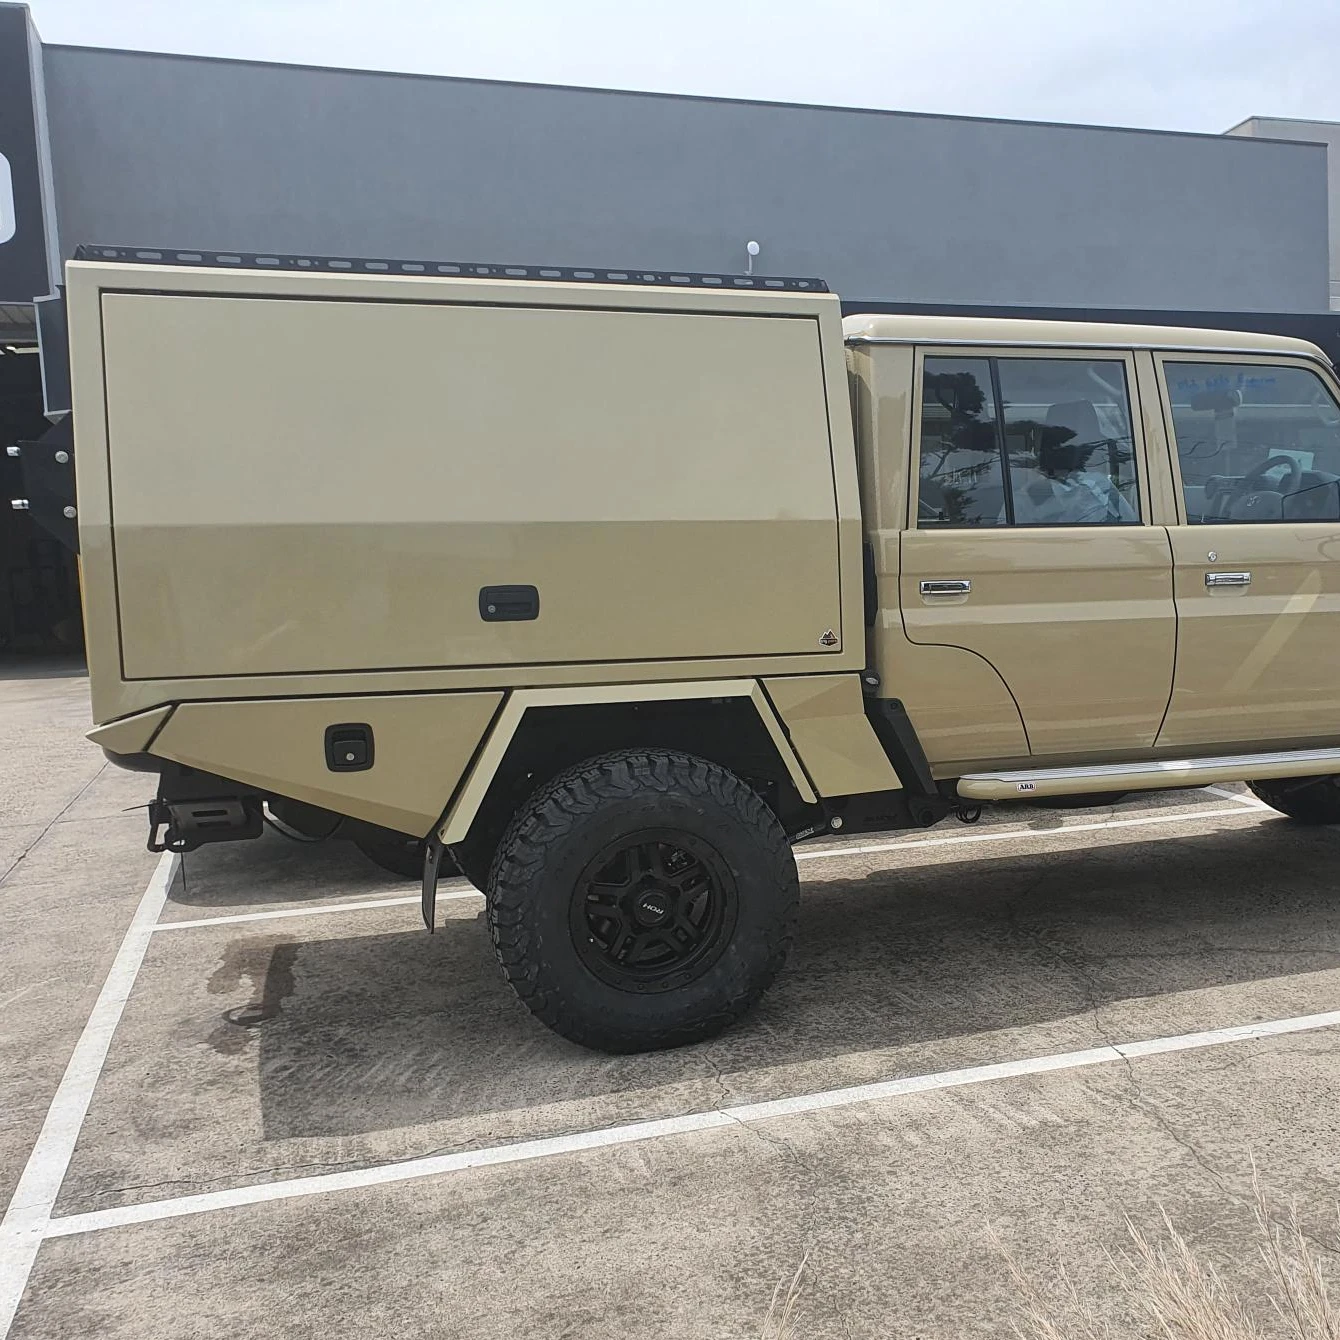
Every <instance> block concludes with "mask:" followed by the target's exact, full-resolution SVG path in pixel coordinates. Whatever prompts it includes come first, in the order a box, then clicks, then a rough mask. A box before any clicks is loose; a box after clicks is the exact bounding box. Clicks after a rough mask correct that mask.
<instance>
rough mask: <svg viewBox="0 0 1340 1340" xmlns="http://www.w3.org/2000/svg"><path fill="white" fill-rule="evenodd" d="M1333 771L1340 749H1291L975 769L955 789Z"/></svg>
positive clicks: (1180, 781)
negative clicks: (1073, 765) (1017, 768)
mask: <svg viewBox="0 0 1340 1340" xmlns="http://www.w3.org/2000/svg"><path fill="white" fill-rule="evenodd" d="M1331 773H1340V749H1294V750H1288V751H1284V752H1281V753H1272V754H1222V755H1220V756H1218V757H1216V758H1179V759H1148V760H1144V761H1142V762H1139V763H1099V764H1092V765H1089V766H1085V767H1080V768H1026V769H1023V770H1021V771H1018V772H974V773H970V774H969V775H968V776H966V777H960V778H959V780H958V793H959V795H960V796H963V797H964V798H965V799H967V800H1018V799H1019V798H1020V797H1021V796H1079V795H1091V794H1093V793H1094V792H1095V791H1155V790H1158V789H1160V788H1165V789H1171V788H1175V787H1179V786H1208V785H1209V784H1210V783H1211V782H1244V781H1248V780H1251V781H1264V780H1266V779H1268V778H1271V777H1324V776H1327V775H1329V774H1331Z"/></svg>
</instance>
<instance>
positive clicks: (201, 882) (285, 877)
mask: <svg viewBox="0 0 1340 1340" xmlns="http://www.w3.org/2000/svg"><path fill="white" fill-rule="evenodd" d="M416 887H417V886H416V885H415V884H413V883H412V882H410V881H407V880H397V879H395V877H394V876H392V875H388V874H387V873H386V872H385V871H384V870H382V869H380V868H379V867H378V866H375V865H373V863H372V862H371V861H369V860H368V858H367V857H366V856H364V855H363V853H362V852H361V851H359V850H358V848H357V847H355V846H354V844H353V843H352V842H345V841H341V840H337V839H332V840H331V841H329V842H323V841H315V842H303V841H299V840H298V839H296V838H288V837H283V836H281V835H280V834H278V833H276V832H273V831H272V830H269V829H267V830H266V831H265V833H264V834H263V835H262V836H261V837H259V838H256V839H254V840H250V841H246V842H219V843H211V844H209V845H207V846H204V847H200V848H199V849H197V850H196V851H192V852H187V853H186V854H185V855H184V856H183V857H182V877H181V878H180V879H178V880H177V881H176V883H175V884H174V885H173V886H172V893H171V894H170V895H169V899H168V901H169V902H172V903H176V904H179V905H181V906H183V907H216V908H220V909H227V908H230V907H250V906H253V905H256V904H266V905H268V904H271V903H273V904H274V905H275V906H282V905H285V904H289V903H296V904H302V903H305V902H321V901H326V902H329V901H332V900H334V899H336V898H346V897H350V898H352V897H366V896H369V895H373V896H375V895H386V896H388V897H389V896H392V895H394V894H398V893H413V892H414V890H415V888H416Z"/></svg>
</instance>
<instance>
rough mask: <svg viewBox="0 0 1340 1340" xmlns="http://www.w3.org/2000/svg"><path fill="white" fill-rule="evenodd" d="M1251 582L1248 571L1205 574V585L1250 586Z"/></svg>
mask: <svg viewBox="0 0 1340 1340" xmlns="http://www.w3.org/2000/svg"><path fill="white" fill-rule="evenodd" d="M1251 584H1252V574H1251V573H1250V572H1207V573H1206V574H1205V585H1206V586H1250V585H1251Z"/></svg>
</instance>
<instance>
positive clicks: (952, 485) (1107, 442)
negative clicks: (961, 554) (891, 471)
mask: <svg viewBox="0 0 1340 1340" xmlns="http://www.w3.org/2000/svg"><path fill="white" fill-rule="evenodd" d="M1131 423H1132V418H1131V406H1130V395H1129V392H1128V390H1127V385H1126V366H1125V364H1124V363H1123V362H1121V361H1120V360H1118V359H1082V358H1019V357H1005V358H938V357H936V358H927V359H926V361H925V366H924V369H923V373H922V409H921V464H920V487H919V492H918V506H917V526H918V527H919V528H922V529H927V528H936V527H962V526H974V527H975V526H1104V525H1133V524H1136V523H1137V522H1138V521H1139V500H1138V496H1137V485H1136V472H1135V450H1134V443H1133V440H1132V432H1131Z"/></svg>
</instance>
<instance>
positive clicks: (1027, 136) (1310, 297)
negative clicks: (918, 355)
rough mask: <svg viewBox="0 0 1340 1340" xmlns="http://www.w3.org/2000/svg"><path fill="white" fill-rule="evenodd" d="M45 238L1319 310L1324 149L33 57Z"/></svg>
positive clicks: (872, 292)
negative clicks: (48, 220) (47, 172)
mask: <svg viewBox="0 0 1340 1340" xmlns="http://www.w3.org/2000/svg"><path fill="white" fill-rule="evenodd" d="M45 63H46V82H47V100H48V115H49V120H50V133H51V143H52V158H53V163H54V166H55V175H56V196H57V211H58V217H59V222H60V233H61V240H62V243H63V245H65V246H66V247H67V248H69V247H71V246H73V245H74V244H75V243H77V242H81V241H97V242H108V243H118V244H127V245H135V244H143V245H156V246H177V247H202V248H210V249H239V250H266V251H287V252H312V253H327V254H342V255H381V256H396V257H405V258H410V257H418V258H440V259H463V260H492V261H513V262H528V263H550V264H573V265H583V264H584V265H605V266H647V267H658V268H684V269H698V270H728V271H735V270H741V269H743V267H744V247H745V242H746V241H747V240H748V239H750V238H756V239H757V240H758V241H759V242H760V243H761V244H762V255H761V256H760V257H759V261H758V264H757V269H758V270H759V271H760V272H770V273H777V274H810V275H819V276H822V277H823V278H825V279H827V280H828V281H829V283H830V284H831V285H832V286H833V287H834V288H836V289H837V290H838V291H839V292H841V293H842V294H843V295H844V296H849V297H861V298H881V299H900V298H902V299H909V300H921V301H944V302H996V303H1033V304H1057V305H1072V304H1073V305H1085V304H1090V305H1102V306H1147V307H1148V306H1163V307H1184V308H1203V309H1218V310H1233V309H1236V310H1262V309H1275V310H1279V309H1304V310H1306V309H1318V308H1324V307H1325V305H1326V295H1327V238H1326V194H1325V192H1326V182H1325V166H1324V161H1323V150H1321V149H1319V148H1317V147H1316V146H1312V145H1297V144H1287V143H1269V142H1264V141H1261V140H1258V139H1250V138H1248V139H1244V138H1225V137H1222V136H1190V135H1173V134H1160V133H1149V132H1135V131H1124V130H1107V129H1093V128H1085V127H1074V126H1055V125H1039V124H1027V123H1017V122H999V121H980V120H969V119H958V118H948V117H931V116H918V115H908V114H902V113H889V112H864V111H851V110H845V109H827V108H813V107H796V106H787V105H776V104H764V103H745V102H731V101H720V100H712V99H693V98H673V97H665V96H656V95H649V94H633V93H615V92H602V91H593V90H583V89H569V88H554V87H542V86H532V85H519V84H502V83H490V82H485V81H474V80H462V79H432V78H422V77H414V76H400V75H384V74H369V73H359V72H351V71H340V70H326V69H309V68H305V67H294V66H282V65H266V64H256V63H248V62H235V61H214V60H201V59H196V58H189V57H177V56H161V55H146V54H139V53H130V52H115V51H105V50H91V49H84V48H72V47H58V46H57V47H48V48H46V58H45Z"/></svg>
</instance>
